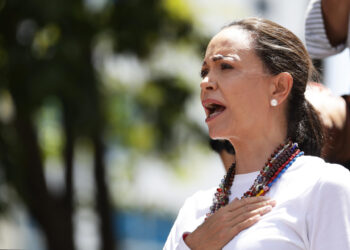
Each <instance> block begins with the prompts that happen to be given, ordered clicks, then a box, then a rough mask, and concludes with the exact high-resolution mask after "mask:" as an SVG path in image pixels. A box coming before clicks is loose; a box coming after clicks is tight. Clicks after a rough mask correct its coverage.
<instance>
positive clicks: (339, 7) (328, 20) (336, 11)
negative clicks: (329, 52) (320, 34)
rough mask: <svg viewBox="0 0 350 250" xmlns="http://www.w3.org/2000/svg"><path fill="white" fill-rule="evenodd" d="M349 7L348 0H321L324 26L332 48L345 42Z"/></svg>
mask: <svg viewBox="0 0 350 250" xmlns="http://www.w3.org/2000/svg"><path fill="white" fill-rule="evenodd" d="M349 6H350V1H349V0H322V14H323V18H324V24H325V28H326V33H327V37H328V39H329V42H330V43H331V45H332V46H337V45H339V44H341V43H344V42H345V41H346V38H347V33H348V20H349V10H350V8H349Z"/></svg>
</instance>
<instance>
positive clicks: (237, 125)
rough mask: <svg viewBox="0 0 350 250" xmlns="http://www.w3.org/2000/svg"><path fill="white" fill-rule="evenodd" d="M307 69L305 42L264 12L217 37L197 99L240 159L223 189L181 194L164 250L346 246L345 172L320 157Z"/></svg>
mask: <svg viewBox="0 0 350 250" xmlns="http://www.w3.org/2000/svg"><path fill="white" fill-rule="evenodd" d="M312 72H313V66H312V63H311V61H310V58H309V56H308V54H307V52H306V50H305V48H304V46H303V44H302V43H301V41H300V40H299V39H298V38H297V37H296V36H295V35H294V34H292V33H291V32H290V31H288V30H287V29H285V28H283V27H281V26H279V25H277V24H275V23H273V22H270V21H268V20H264V19H258V18H249V19H245V20H242V21H238V22H234V23H232V24H230V25H228V26H227V27H225V28H224V29H223V30H221V31H220V32H219V33H218V34H217V35H216V36H214V37H213V39H212V40H211V41H210V43H209V45H208V47H207V50H206V54H205V58H204V61H203V66H202V71H201V75H202V82H201V84H200V87H201V100H202V104H203V107H204V110H205V112H206V115H207V118H206V123H207V126H208V128H209V135H210V137H211V138H213V139H227V140H229V141H230V142H231V144H232V145H233V146H234V148H235V152H236V162H235V163H233V164H232V166H231V167H230V169H229V170H228V171H227V175H226V176H225V177H224V179H223V181H222V183H221V184H220V186H219V188H217V189H216V190H215V189H212V190H208V191H201V192H198V193H196V194H195V195H193V196H192V197H190V198H188V199H187V200H186V202H185V204H184V206H183V207H182V208H181V210H180V212H179V215H178V217H177V219H176V221H175V224H174V226H173V228H172V230H171V232H170V234H169V237H168V240H167V242H166V244H165V246H164V249H211V250H213V249H222V248H223V249H235V250H236V249H244V250H249V249H254V250H256V249H269V250H277V249H278V250H281V249H283V250H289V249H291V250H292V249H293V250H294V249H315V250H316V249H317V250H322V249H327V250H329V249H337V250H343V249H350V210H349V208H350V173H349V171H348V170H346V169H345V168H343V167H342V166H340V165H334V164H333V165H332V164H328V163H325V162H324V161H323V160H322V159H321V158H318V157H317V156H319V155H320V152H321V147H322V142H323V134H322V129H321V125H320V121H319V119H318V116H317V114H316V113H315V111H314V109H313V108H312V106H311V105H310V104H309V103H308V102H307V101H306V100H305V96H304V92H305V87H306V83H307V81H308V80H309V78H310V75H311V74H312ZM304 154H305V155H304ZM265 195H266V196H265ZM267 196H268V197H270V198H267ZM241 197H242V198H241ZM213 198H214V199H213Z"/></svg>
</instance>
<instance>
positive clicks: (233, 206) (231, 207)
mask: <svg viewBox="0 0 350 250" xmlns="http://www.w3.org/2000/svg"><path fill="white" fill-rule="evenodd" d="M269 200H271V198H269V197H266V196H258V197H248V198H243V199H240V200H238V199H234V200H233V201H232V202H231V203H230V204H228V205H227V206H226V209H227V210H229V211H234V210H236V209H238V208H240V207H243V206H246V205H249V204H254V203H258V202H264V201H269Z"/></svg>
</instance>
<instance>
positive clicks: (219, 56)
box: [202, 54, 237, 67]
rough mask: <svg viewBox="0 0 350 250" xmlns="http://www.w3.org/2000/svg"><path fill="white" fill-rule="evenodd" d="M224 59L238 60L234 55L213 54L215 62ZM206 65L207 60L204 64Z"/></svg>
mask: <svg viewBox="0 0 350 250" xmlns="http://www.w3.org/2000/svg"><path fill="white" fill-rule="evenodd" d="M223 59H228V60H230V61H237V59H236V58H235V57H234V56H223V55H220V54H218V55H214V56H212V60H213V62H216V61H220V60H223ZM206 65H207V62H206V61H204V62H203V64H202V67H203V66H206Z"/></svg>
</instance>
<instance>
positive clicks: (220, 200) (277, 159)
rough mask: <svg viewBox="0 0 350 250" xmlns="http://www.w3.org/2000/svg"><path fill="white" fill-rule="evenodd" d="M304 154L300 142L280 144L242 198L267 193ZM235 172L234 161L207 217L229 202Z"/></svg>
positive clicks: (217, 190) (218, 189) (217, 191)
mask: <svg viewBox="0 0 350 250" xmlns="http://www.w3.org/2000/svg"><path fill="white" fill-rule="evenodd" d="M303 154H304V152H303V151H300V149H299V147H298V144H297V143H293V142H292V141H290V140H288V141H287V142H286V143H285V144H281V145H279V146H278V147H277V148H276V150H275V151H274V153H273V154H272V155H271V157H270V158H269V159H268V160H267V162H266V163H265V165H264V166H263V168H262V169H261V170H260V172H259V175H258V176H257V177H256V179H255V180H254V183H253V185H252V186H251V187H250V188H249V190H248V191H247V192H245V193H244V194H243V196H242V197H241V198H247V197H253V196H261V195H265V194H266V193H267V192H268V191H269V190H270V188H271V186H272V185H273V184H274V183H275V182H276V181H277V180H278V179H279V178H280V177H281V175H282V174H283V173H284V172H285V171H286V170H287V169H288V168H289V167H290V166H291V165H292V164H293V162H294V161H295V160H296V159H297V158H298V157H299V156H301V155H303ZM235 172H236V163H235V162H234V163H232V165H231V167H230V168H229V169H228V171H227V174H226V175H224V177H223V179H222V180H221V183H220V185H219V187H218V188H217V189H216V193H215V195H214V199H213V205H212V206H211V207H210V212H209V213H207V215H206V218H208V217H210V216H211V215H213V214H214V213H215V212H216V211H217V210H219V209H220V208H221V207H223V206H226V205H227V204H228V202H229V196H230V194H231V191H230V189H231V187H232V183H233V180H234V177H235Z"/></svg>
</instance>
